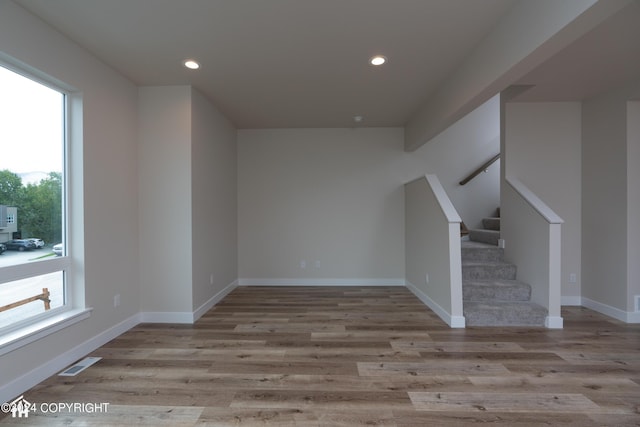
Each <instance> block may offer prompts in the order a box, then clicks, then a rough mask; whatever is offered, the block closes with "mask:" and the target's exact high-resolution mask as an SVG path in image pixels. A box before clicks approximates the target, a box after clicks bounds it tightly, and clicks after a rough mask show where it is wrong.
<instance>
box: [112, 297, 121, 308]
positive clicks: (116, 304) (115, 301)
mask: <svg viewBox="0 0 640 427" xmlns="http://www.w3.org/2000/svg"><path fill="white" fill-rule="evenodd" d="M119 305H120V294H116V295H115V296H114V297H113V306H114V307H118V306H119Z"/></svg>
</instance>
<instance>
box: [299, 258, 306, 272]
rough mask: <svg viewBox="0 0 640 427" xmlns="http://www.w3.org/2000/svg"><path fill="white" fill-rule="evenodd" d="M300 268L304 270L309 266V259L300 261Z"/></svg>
mask: <svg viewBox="0 0 640 427" xmlns="http://www.w3.org/2000/svg"><path fill="white" fill-rule="evenodd" d="M300 268H301V269H303V270H304V269H305V268H307V261H305V260H302V261H300Z"/></svg>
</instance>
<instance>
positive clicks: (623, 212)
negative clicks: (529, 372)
mask: <svg viewBox="0 0 640 427" xmlns="http://www.w3.org/2000/svg"><path fill="white" fill-rule="evenodd" d="M638 97H640V81H635V82H630V83H628V84H625V85H624V86H623V87H621V88H617V89H615V90H611V91H609V92H606V93H604V94H602V95H600V96H597V97H594V98H593V99H590V100H587V101H585V102H584V103H583V109H582V111H583V114H582V134H583V147H582V171H583V172H582V179H583V181H582V208H583V217H582V218H583V224H582V232H583V236H582V255H583V258H582V277H583V283H582V294H583V297H584V298H583V299H585V301H586V303H587V304H589V305H590V306H592V307H593V308H596V309H599V310H600V311H605V312H607V314H610V315H613V316H617V317H619V318H625V317H626V316H627V312H628V311H629V310H630V306H631V304H632V302H631V301H629V294H630V292H629V285H628V283H629V276H628V274H629V271H630V270H629V268H628V265H627V260H628V256H629V254H631V253H634V252H635V253H637V252H636V251H637V250H638V249H637V248H638V245H639V244H640V243H638V241H637V240H636V241H633V240H629V239H630V237H631V236H630V235H629V234H628V232H629V231H632V229H629V228H628V227H629V224H630V223H629V218H628V215H629V209H631V210H634V207H633V203H634V202H633V200H632V199H631V198H628V197H629V190H630V188H629V185H632V186H633V188H635V185H634V183H631V182H630V181H629V178H630V175H629V173H631V175H632V176H633V174H634V173H635V171H634V170H632V171H629V170H628V162H631V161H632V159H631V158H629V155H630V154H631V157H633V153H635V151H634V148H633V147H631V151H629V143H630V142H631V141H628V139H627V131H628V128H627V114H628V113H627V101H629V100H632V99H638ZM632 128H633V126H632ZM634 144H635V143H633V142H631V145H632V146H634ZM634 263H636V264H637V260H634ZM633 286H634V287H635V288H636V289H637V285H635V284H634V285H633Z"/></svg>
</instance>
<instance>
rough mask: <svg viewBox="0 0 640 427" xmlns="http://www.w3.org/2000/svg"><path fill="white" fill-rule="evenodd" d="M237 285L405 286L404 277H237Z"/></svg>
mask: <svg viewBox="0 0 640 427" xmlns="http://www.w3.org/2000/svg"><path fill="white" fill-rule="evenodd" d="M238 286H405V281H404V279H238Z"/></svg>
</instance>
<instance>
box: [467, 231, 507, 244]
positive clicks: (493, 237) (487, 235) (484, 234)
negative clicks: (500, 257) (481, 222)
mask: <svg viewBox="0 0 640 427" xmlns="http://www.w3.org/2000/svg"><path fill="white" fill-rule="evenodd" d="M498 239H500V232H499V231H497V230H485V229H482V228H473V229H471V230H469V240H473V241H475V242H482V243H489V244H491V245H496V246H497V245H498Z"/></svg>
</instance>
